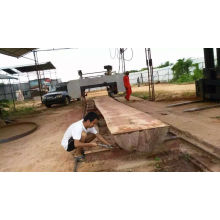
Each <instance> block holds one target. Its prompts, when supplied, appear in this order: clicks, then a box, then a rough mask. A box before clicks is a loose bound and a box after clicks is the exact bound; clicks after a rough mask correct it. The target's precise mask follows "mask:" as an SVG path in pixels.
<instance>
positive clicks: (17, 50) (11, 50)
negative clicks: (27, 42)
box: [0, 48, 37, 58]
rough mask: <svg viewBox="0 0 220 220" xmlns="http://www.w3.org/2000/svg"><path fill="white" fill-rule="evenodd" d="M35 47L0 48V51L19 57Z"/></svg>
mask: <svg viewBox="0 0 220 220" xmlns="http://www.w3.org/2000/svg"><path fill="white" fill-rule="evenodd" d="M34 49H37V48H0V53H1V54H4V55H7V56H12V57H16V58H19V57H21V56H23V55H25V54H27V53H30V52H31V51H32V50H34Z"/></svg>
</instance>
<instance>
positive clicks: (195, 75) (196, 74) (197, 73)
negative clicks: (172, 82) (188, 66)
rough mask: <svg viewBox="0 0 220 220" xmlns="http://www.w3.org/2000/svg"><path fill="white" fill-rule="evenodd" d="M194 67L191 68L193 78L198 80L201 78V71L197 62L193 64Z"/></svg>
mask: <svg viewBox="0 0 220 220" xmlns="http://www.w3.org/2000/svg"><path fill="white" fill-rule="evenodd" d="M193 66H194V67H195V69H194V70H193V80H199V79H201V78H203V71H202V69H200V68H199V63H195V64H193Z"/></svg>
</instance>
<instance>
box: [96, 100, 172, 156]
mask: <svg viewBox="0 0 220 220" xmlns="http://www.w3.org/2000/svg"><path fill="white" fill-rule="evenodd" d="M94 101H95V105H96V107H97V109H98V110H99V111H100V112H101V114H102V115H103V117H104V118H105V121H106V124H107V127H108V129H109V131H110V133H111V134H112V135H113V136H114V139H115V141H116V143H117V144H118V145H119V146H120V147H121V148H124V149H126V150H129V151H133V150H137V151H142V152H152V151H153V150H154V149H155V147H156V145H158V144H160V143H161V142H163V140H164V139H165V137H166V135H167V132H168V125H166V124H164V123H163V122H161V121H159V120H157V119H154V118H153V117H152V116H150V115H149V114H146V113H144V112H141V111H138V110H137V109H134V108H132V107H129V106H127V105H124V104H122V103H120V102H117V101H115V100H114V99H112V98H110V97H107V96H104V97H98V98H96V99H95V100H94Z"/></svg>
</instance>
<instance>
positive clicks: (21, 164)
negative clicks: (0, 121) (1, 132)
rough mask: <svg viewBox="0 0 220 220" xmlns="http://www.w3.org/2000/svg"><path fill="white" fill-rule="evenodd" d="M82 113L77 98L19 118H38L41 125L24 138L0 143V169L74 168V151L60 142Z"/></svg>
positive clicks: (49, 170) (69, 169)
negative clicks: (64, 147)
mask: <svg viewBox="0 0 220 220" xmlns="http://www.w3.org/2000/svg"><path fill="white" fill-rule="evenodd" d="M81 116H82V112H81V105H80V103H79V102H75V103H71V104H70V105H69V106H57V107H53V108H51V109H44V111H43V112H40V113H38V114H34V115H29V116H26V117H24V116H23V117H22V118H21V119H19V120H17V121H19V122H23V121H28V122H35V123H37V124H38V129H37V130H36V131H35V132H34V133H32V134H30V135H28V136H26V137H24V138H21V139H18V140H15V141H12V142H8V143H5V144H0V171H15V172H16V171H47V172H51V171H58V172H59V171H72V170H73V164H74V161H73V155H72V154H70V153H68V152H66V151H65V150H64V149H63V147H61V145H60V142H61V139H62V137H63V134H64V132H65V130H66V129H67V127H68V126H69V125H70V124H71V123H73V122H75V121H77V120H80V119H81Z"/></svg>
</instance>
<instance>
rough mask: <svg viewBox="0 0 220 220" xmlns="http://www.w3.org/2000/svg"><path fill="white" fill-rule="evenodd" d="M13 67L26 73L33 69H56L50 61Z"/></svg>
mask: <svg viewBox="0 0 220 220" xmlns="http://www.w3.org/2000/svg"><path fill="white" fill-rule="evenodd" d="M14 69H16V70H18V71H20V72H22V73H28V72H34V71H37V70H38V71H42V70H51V69H56V68H55V66H54V65H53V64H52V63H51V62H47V63H42V64H38V65H37V66H36V65H30V66H21V67H14Z"/></svg>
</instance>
